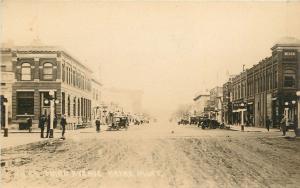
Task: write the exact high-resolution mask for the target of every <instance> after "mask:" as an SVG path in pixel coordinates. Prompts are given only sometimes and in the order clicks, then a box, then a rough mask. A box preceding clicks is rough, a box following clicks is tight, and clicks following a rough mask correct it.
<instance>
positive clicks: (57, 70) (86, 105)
mask: <svg viewBox="0 0 300 188" xmlns="http://www.w3.org/2000/svg"><path fill="white" fill-rule="evenodd" d="M9 51H10V52H9V53H10V54H11V65H12V71H13V73H14V82H13V84H12V91H11V93H12V96H11V103H12V123H18V122H21V121H24V118H26V117H28V116H31V117H32V118H33V122H34V123H37V122H38V118H39V116H40V115H41V114H46V115H47V114H49V113H50V105H49V103H48V104H47V103H45V100H46V99H49V98H50V96H49V91H50V90H54V91H55V98H56V99H57V102H58V103H56V104H55V113H56V114H57V115H58V116H60V115H62V114H66V116H67V119H68V122H71V123H77V122H88V121H90V120H91V98H92V92H91V74H92V71H91V70H90V69H89V68H87V67H86V66H85V65H83V64H82V63H81V62H79V61H78V60H76V59H75V58H74V57H72V56H71V55H69V54H68V53H67V52H66V51H65V50H63V49H60V48H57V47H16V48H11V49H9Z"/></svg>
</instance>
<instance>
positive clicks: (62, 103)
mask: <svg viewBox="0 0 300 188" xmlns="http://www.w3.org/2000/svg"><path fill="white" fill-rule="evenodd" d="M61 98H62V99H61V105H62V106H61V107H62V108H61V112H62V114H65V113H66V110H65V105H66V101H65V93H64V92H62V93H61Z"/></svg>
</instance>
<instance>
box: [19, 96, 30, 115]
mask: <svg viewBox="0 0 300 188" xmlns="http://www.w3.org/2000/svg"><path fill="white" fill-rule="evenodd" d="M25 113H26V114H34V98H33V92H17V114H19V115H21V114H25Z"/></svg>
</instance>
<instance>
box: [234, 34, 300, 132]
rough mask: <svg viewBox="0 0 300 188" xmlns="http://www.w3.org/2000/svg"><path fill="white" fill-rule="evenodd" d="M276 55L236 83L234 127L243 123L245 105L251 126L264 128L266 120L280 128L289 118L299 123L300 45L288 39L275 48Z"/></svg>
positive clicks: (247, 119) (264, 60)
mask: <svg viewBox="0 0 300 188" xmlns="http://www.w3.org/2000/svg"><path fill="white" fill-rule="evenodd" d="M271 50H272V55H271V56H270V57H267V58H265V59H263V60H262V61H260V62H259V63H258V64H256V65H254V66H253V67H252V68H250V69H247V70H246V71H243V72H242V73H240V74H239V75H237V76H236V77H234V78H233V80H232V94H233V98H232V103H233V112H234V113H233V120H234V123H240V117H241V114H240V111H239V109H241V104H243V105H242V106H243V107H244V108H246V112H245V113H244V119H245V120H246V122H247V123H248V124H249V125H254V126H259V127H264V126H265V122H266V118H267V117H269V118H270V119H272V121H273V125H275V126H276V125H278V124H279V122H280V120H281V119H282V117H283V116H284V115H285V113H286V114H287V117H288V119H289V120H290V121H292V122H293V121H295V120H296V119H297V96H296V92H297V91H299V90H300V82H299V78H300V41H299V40H297V39H294V38H284V39H282V40H280V41H278V42H277V43H276V44H275V45H274V46H273V47H272V48H271Z"/></svg>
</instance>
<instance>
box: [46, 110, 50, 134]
mask: <svg viewBox="0 0 300 188" xmlns="http://www.w3.org/2000/svg"><path fill="white" fill-rule="evenodd" d="M46 123H47V134H46V138H49V136H50V115H48V116H47V119H46Z"/></svg>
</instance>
